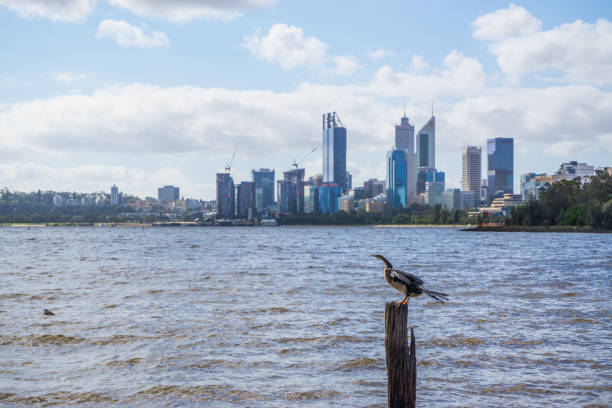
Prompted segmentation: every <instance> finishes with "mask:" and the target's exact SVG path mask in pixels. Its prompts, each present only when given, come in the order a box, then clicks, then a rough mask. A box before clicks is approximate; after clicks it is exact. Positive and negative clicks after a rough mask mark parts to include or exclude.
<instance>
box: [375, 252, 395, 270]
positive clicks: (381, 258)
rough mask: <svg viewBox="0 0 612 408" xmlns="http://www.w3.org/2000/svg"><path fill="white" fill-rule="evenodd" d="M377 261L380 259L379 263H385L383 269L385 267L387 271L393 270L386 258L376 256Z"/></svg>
mask: <svg viewBox="0 0 612 408" xmlns="http://www.w3.org/2000/svg"><path fill="white" fill-rule="evenodd" d="M378 259H380V260H381V261H383V262H384V263H385V267H387V268H389V269H391V268H393V267H392V266H391V262H389V261H387V258H385V257H384V256H382V255H378Z"/></svg>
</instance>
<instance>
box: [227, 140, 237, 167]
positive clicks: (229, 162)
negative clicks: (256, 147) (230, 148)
mask: <svg viewBox="0 0 612 408" xmlns="http://www.w3.org/2000/svg"><path fill="white" fill-rule="evenodd" d="M239 145H240V143H236V147H235V148H234V153H233V154H232V158H231V159H230V161H228V162H227V163H225V171H227V172H228V173H229V172H230V171H231V170H232V163H234V157H236V151H237V150H238V146H239Z"/></svg>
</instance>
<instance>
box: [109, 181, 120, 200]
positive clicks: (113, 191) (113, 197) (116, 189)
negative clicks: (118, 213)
mask: <svg viewBox="0 0 612 408" xmlns="http://www.w3.org/2000/svg"><path fill="white" fill-rule="evenodd" d="M110 204H111V205H119V204H121V200H120V199H119V187H117V186H116V185H114V184H113V186H112V187H111V195H110Z"/></svg>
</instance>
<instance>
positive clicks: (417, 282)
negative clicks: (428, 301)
mask: <svg viewBox="0 0 612 408" xmlns="http://www.w3.org/2000/svg"><path fill="white" fill-rule="evenodd" d="M372 256H373V257H374V258H378V259H380V260H381V261H383V262H384V263H385V280H386V281H387V283H388V284H389V285H391V286H392V287H393V288H395V289H397V290H399V291H400V292H402V293H403V294H404V296H406V297H405V298H404V300H403V301H402V304H403V305H405V304H407V303H408V300H409V299H410V298H415V297H418V296H421V295H422V294H423V293H425V294H426V295H428V296H430V297H432V298H434V299H436V300H437V301H438V302H441V303H444V302H445V301H447V300H448V295H447V294H446V293H441V292H434V291H433V290H428V289H425V288H424V287H423V281H422V280H421V279H420V278H419V277H417V276H414V275H413V274H411V273H408V272H404V271H400V270H397V269H394V268H393V266H391V262H389V261H388V260H387V258H385V257H384V256H382V255H372Z"/></svg>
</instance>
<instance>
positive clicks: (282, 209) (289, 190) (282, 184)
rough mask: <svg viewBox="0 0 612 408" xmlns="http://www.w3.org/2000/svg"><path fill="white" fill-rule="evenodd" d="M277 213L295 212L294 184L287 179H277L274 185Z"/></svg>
mask: <svg viewBox="0 0 612 408" xmlns="http://www.w3.org/2000/svg"><path fill="white" fill-rule="evenodd" d="M276 193H277V195H278V198H277V200H276V202H277V203H278V212H279V214H283V215H288V214H297V203H296V195H297V192H296V185H295V183H292V182H291V181H288V180H278V181H277V185H276Z"/></svg>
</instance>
